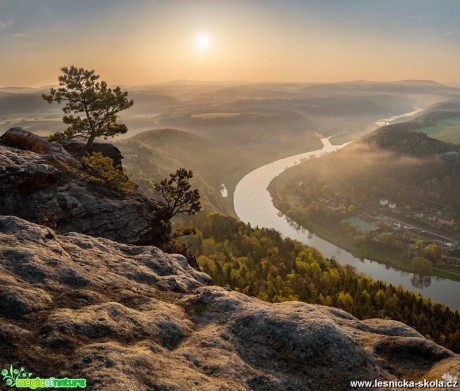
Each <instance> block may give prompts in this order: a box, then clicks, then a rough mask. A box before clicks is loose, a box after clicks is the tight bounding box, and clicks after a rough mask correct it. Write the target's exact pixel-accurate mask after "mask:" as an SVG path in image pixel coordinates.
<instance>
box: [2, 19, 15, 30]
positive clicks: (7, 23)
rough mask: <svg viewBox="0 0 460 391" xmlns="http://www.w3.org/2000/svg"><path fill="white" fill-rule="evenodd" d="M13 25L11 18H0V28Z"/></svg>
mask: <svg viewBox="0 0 460 391" xmlns="http://www.w3.org/2000/svg"><path fill="white" fill-rule="evenodd" d="M12 25H13V20H7V21H3V20H0V30H6V29H9V28H10V27H11V26H12Z"/></svg>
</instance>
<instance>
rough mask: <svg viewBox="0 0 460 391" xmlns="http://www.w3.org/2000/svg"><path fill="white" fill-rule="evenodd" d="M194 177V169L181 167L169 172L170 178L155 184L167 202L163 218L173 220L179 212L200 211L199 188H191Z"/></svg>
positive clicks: (185, 213) (186, 213)
mask: <svg viewBox="0 0 460 391" xmlns="http://www.w3.org/2000/svg"><path fill="white" fill-rule="evenodd" d="M192 178H193V173H192V171H190V170H186V169H185V168H179V169H178V170H177V171H176V172H175V173H174V174H169V179H163V180H162V181H161V182H160V183H156V184H155V190H156V191H157V192H158V193H159V194H160V195H161V197H162V199H163V200H164V202H165V208H164V211H163V213H162V216H161V217H162V219H163V220H171V219H172V218H173V217H174V216H176V215H177V214H184V215H193V214H195V213H197V212H199V211H200V209H201V205H200V193H199V192H198V190H197V189H195V190H190V189H191V185H190V183H189V180H190V179H192Z"/></svg>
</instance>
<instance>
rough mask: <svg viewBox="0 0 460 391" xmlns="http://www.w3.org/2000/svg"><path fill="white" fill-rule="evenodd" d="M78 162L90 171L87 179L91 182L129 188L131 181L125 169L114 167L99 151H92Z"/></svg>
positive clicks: (117, 188)
mask: <svg viewBox="0 0 460 391" xmlns="http://www.w3.org/2000/svg"><path fill="white" fill-rule="evenodd" d="M80 162H81V164H82V166H83V167H84V168H85V169H87V170H89V171H90V173H91V175H90V176H89V177H88V180H89V181H90V182H91V183H93V184H95V185H98V186H103V187H108V188H110V189H114V190H120V191H128V190H130V189H131V185H132V183H131V181H130V180H129V178H128V175H127V174H126V171H125V170H124V169H123V171H120V170H119V169H117V168H115V167H114V166H113V160H112V159H111V158H110V157H107V156H103V155H102V153H100V152H93V153H92V154H91V156H83V157H82V158H81V159H80Z"/></svg>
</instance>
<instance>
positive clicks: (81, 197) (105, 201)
mask: <svg viewBox="0 0 460 391" xmlns="http://www.w3.org/2000/svg"><path fill="white" fill-rule="evenodd" d="M158 208H159V206H158V203H157V202H155V201H153V200H151V199H149V198H147V197H145V196H143V195H142V193H140V192H139V191H138V190H137V189H136V188H135V187H134V188H133V190H132V191H130V192H118V191H113V190H109V189H106V188H101V187H97V186H95V185H92V184H91V183H89V182H88V180H87V179H86V177H85V174H84V172H83V171H82V170H81V169H80V166H79V163H78V162H77V161H76V160H75V159H74V158H73V157H72V156H70V155H69V154H68V153H66V152H65V151H64V152H63V151H60V152H56V153H54V152H52V153H50V154H47V155H40V154H37V153H34V152H31V151H26V150H20V149H13V148H10V147H7V146H4V145H0V214H3V215H7V214H11V215H16V216H19V217H22V218H25V219H27V220H29V221H32V222H36V223H40V224H44V225H47V226H49V227H53V228H55V229H56V230H57V231H59V232H61V233H65V232H72V231H76V232H82V233H87V234H90V235H92V236H101V237H105V238H109V239H113V240H116V241H119V242H122V243H132V244H147V243H155V239H156V236H158V234H157V233H156V232H155V230H158V227H159V222H158V220H157V218H156V217H155V212H156V211H157V210H158Z"/></svg>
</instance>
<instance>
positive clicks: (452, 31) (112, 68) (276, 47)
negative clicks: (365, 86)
mask: <svg viewBox="0 0 460 391" xmlns="http://www.w3.org/2000/svg"><path fill="white" fill-rule="evenodd" d="M69 65H75V66H77V67H84V68H87V69H95V70H96V73H98V74H100V75H101V78H102V79H103V80H106V81H107V82H108V83H109V84H122V85H140V84H151V83H159V82H165V81H170V80H205V81H217V80H219V81H221V80H241V81H242V80H244V81H254V82H335V81H347V80H374V81H395V80H407V79H419V80H434V81H438V82H441V83H445V84H460V0H231V1H227V0H78V1H76V0H0V86H42V85H49V84H57V77H58V75H59V74H60V71H59V69H60V68H61V67H63V66H69Z"/></svg>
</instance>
